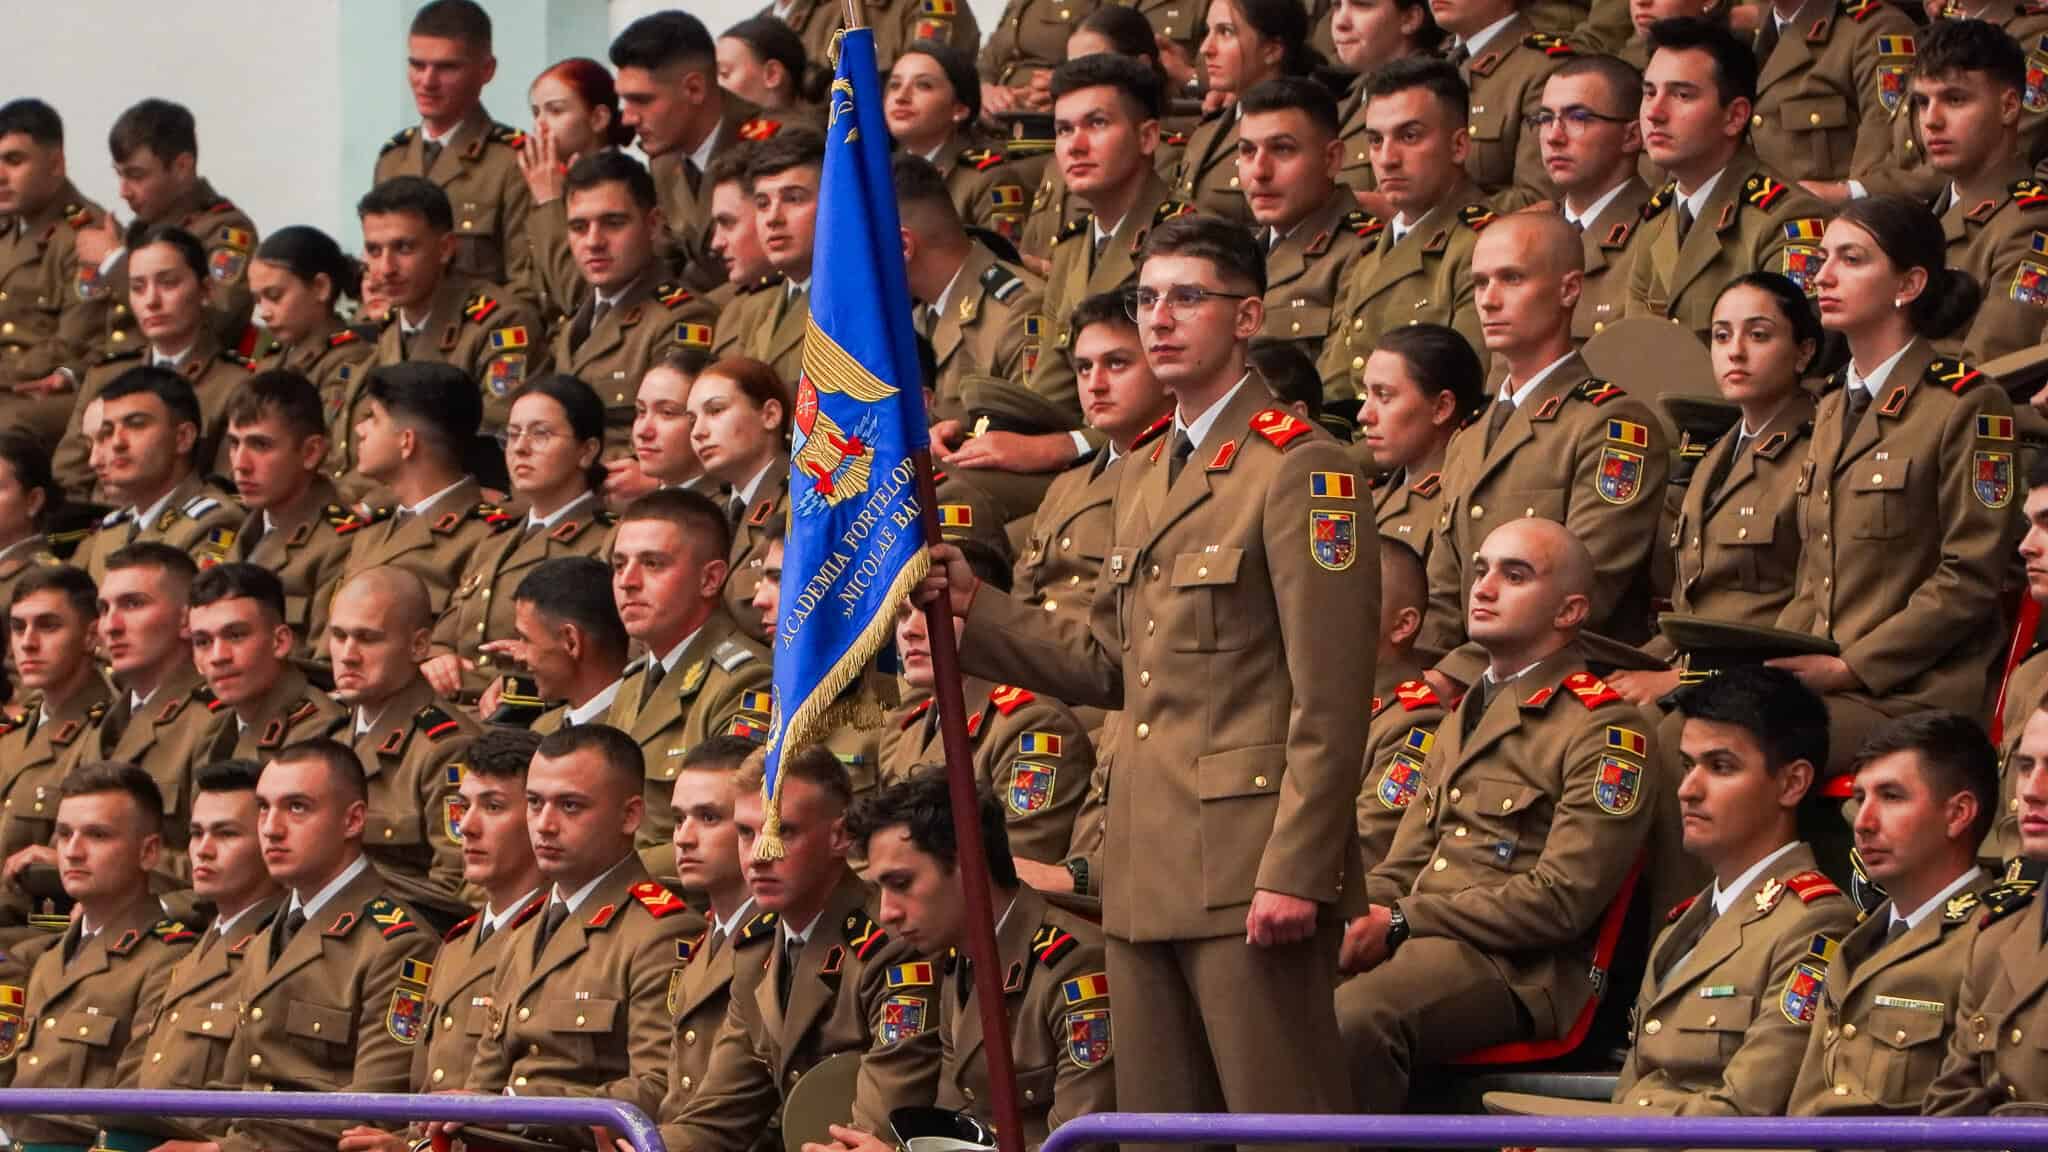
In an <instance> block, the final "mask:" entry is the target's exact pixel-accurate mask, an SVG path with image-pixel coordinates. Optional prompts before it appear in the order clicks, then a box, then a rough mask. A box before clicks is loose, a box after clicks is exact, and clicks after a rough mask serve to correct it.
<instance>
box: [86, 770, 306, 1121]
mask: <svg viewBox="0 0 2048 1152" xmlns="http://www.w3.org/2000/svg"><path fill="white" fill-rule="evenodd" d="M261 774H262V768H261V766H260V765H258V764H257V763H256V762H255V761H253V760H223V761H218V762H216V763H213V764H208V765H207V766H206V767H204V768H202V769H200V770H199V772H198V774H197V775H196V776H195V777H194V778H193V783H192V788H193V795H192V797H191V819H190V821H189V823H188V826H187V827H186V828H185V829H183V830H182V834H181V835H180V837H179V839H180V840H182V841H185V842H187V843H189V844H190V846H191V853H192V864H191V873H192V891H193V893H194V895H196V896H198V897H199V898H200V899H202V900H205V901H206V902H208V903H209V904H211V905H212V906H213V920H212V922H211V923H208V924H206V925H205V926H204V927H203V928H200V929H199V930H198V932H199V939H198V940H197V941H196V942H194V943H193V945H192V951H191V952H190V953H189V954H188V955H187V956H186V957H185V958H184V959H183V960H180V961H179V962H178V963H177V964H176V965H175V966H174V967H172V968H171V970H170V972H169V974H168V978H167V980H166V983H165V987H164V990H163V1000H162V1002H161V1004H160V1005H159V1007H158V1008H157V1011H156V1012H155V1014H154V1015H152V1016H151V1017H149V1018H148V1020H147V1021H146V1025H145V1027H143V1028H140V1029H137V1030H136V1032H135V1035H134V1038H133V1039H131V1040H130V1041H129V1042H128V1052H127V1055H126V1056H125V1057H124V1060H125V1061H126V1062H127V1063H129V1064H130V1065H131V1066H132V1067H133V1068H134V1078H133V1079H132V1080H130V1081H128V1082H127V1083H125V1084H123V1085H122V1087H126V1088H154V1089H163V1088H182V1089H190V1090H198V1089H203V1088H208V1087H211V1086H213V1085H215V1084H219V1083H221V1082H222V1081H223V1080H224V1079H225V1078H226V1076H227V1055H228V1043H229V1041H231V1040H233V1039H234V1038H235V1026H236V1025H237V1023H239V1019H238V1016H237V1010H238V1009H239V1007H240V1005H239V1004H238V1003H237V996H236V988H235V981H236V979H237V977H238V976H240V974H241V970H242V961H243V959H244V957H245V955H246V953H247V951H248V947H249V944H250V943H251V942H252V941H257V940H261V939H262V937H263V933H264V930H265V929H267V928H268V927H269V926H270V921H271V919H272V918H273V917H275V916H276V915H277V905H278V899H279V890H278V886H277V884H276V883H275V882H273V881H272V880H271V879H270V873H269V872H268V871H266V870H265V869H264V867H263V848H262V845H261V843H260V842H259V841H258V839H257V836H256V778H257V777H258V776H259V775H261ZM164 820H165V823H166V824H168V823H169V822H170V820H171V815H170V813H169V812H168V811H167V812H165V813H164ZM158 869H159V870H164V869H165V865H164V864H163V862H161V861H159V863H158ZM109 1146H110V1147H112V1146H113V1145H109Z"/></svg>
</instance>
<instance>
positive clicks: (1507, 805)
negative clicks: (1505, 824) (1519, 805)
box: [1500, 796, 1515, 812]
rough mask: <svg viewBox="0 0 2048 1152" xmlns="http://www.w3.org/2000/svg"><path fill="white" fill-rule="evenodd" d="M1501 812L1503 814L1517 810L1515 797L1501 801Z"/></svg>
mask: <svg viewBox="0 0 2048 1152" xmlns="http://www.w3.org/2000/svg"><path fill="white" fill-rule="evenodd" d="M1500 810H1501V811H1503V812H1513V811H1514V810H1515V800H1514V797H1512V796H1510V797H1508V798H1507V799H1506V800H1503V801H1501V802H1500Z"/></svg>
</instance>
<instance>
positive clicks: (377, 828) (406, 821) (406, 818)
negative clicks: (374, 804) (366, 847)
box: [363, 812, 420, 844]
mask: <svg viewBox="0 0 2048 1152" xmlns="http://www.w3.org/2000/svg"><path fill="white" fill-rule="evenodd" d="M419 842H420V814H419V813H417V812H398V813H389V812H371V813H369V814H367V815H365V816H364V817H363V843H365V844H417V843H419Z"/></svg>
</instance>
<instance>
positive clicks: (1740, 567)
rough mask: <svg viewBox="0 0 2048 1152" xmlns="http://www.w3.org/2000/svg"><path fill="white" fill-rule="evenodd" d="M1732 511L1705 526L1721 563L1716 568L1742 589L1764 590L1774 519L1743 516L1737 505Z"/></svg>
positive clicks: (1708, 539)
mask: <svg viewBox="0 0 2048 1152" xmlns="http://www.w3.org/2000/svg"><path fill="white" fill-rule="evenodd" d="M1730 512H1731V514H1729V515H1724V516H1721V517H1718V518H1717V519H1715V520H1714V521H1713V523H1712V524H1711V525H1709V526H1708V528H1707V541H1708V543H1709V545H1710V546H1711V547H1712V549H1713V551H1714V552H1715V553H1716V555H1717V559H1719V560H1720V561H1722V563H1720V564H1718V565H1716V567H1718V568H1720V569H1722V570H1723V571H1722V572H1720V573H1719V575H1721V576H1722V578H1724V579H1728V580H1731V581H1732V582H1733V584H1734V586H1735V587H1738V588H1740V589H1742V590H1743V591H1744V592H1762V591H1764V574H1765V572H1766V571H1767V569H1768V565H1767V564H1766V563H1765V561H1766V560H1767V559H1768V557H1769V555H1770V548H1771V543H1772V540H1773V538H1774V537H1775V536H1776V535H1777V522H1776V521H1775V520H1772V519H1771V518H1769V517H1766V516H1745V515H1742V513H1741V508H1740V506H1738V507H1737V508H1735V509H1732V510H1730Z"/></svg>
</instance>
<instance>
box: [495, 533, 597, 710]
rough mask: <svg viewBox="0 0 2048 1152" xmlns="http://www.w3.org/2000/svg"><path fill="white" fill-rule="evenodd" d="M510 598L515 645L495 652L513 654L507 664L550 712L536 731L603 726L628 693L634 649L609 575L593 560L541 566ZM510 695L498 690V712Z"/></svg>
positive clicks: (567, 560) (562, 560) (583, 558)
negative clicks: (526, 678) (523, 675)
mask: <svg viewBox="0 0 2048 1152" xmlns="http://www.w3.org/2000/svg"><path fill="white" fill-rule="evenodd" d="M512 600H513V606H512V621H513V627H514V629H515V630H516V631H517V633H518V640H517V641H514V642H512V643H511V644H507V643H501V644H500V645H498V647H499V648H500V649H511V650H512V655H511V657H510V658H509V661H510V663H512V665H513V666H514V667H517V668H523V669H525V670H526V671H527V673H528V674H530V676H531V678H532V681H533V685H534V692H533V694H534V698H535V699H536V700H538V701H539V702H541V705H542V706H544V707H548V708H549V710H548V711H547V712H545V713H543V714H541V715H540V716H539V717H538V718H537V719H535V720H534V722H533V725H532V727H533V730H534V731H535V732H538V733H541V734H542V735H545V734H547V733H549V732H552V731H554V730H555V729H557V728H574V727H577V726H578V725H582V724H600V723H604V722H605V719H606V717H607V716H609V715H610V713H611V709H612V704H613V703H614V702H616V701H617V700H618V697H619V690H620V689H621V688H623V687H625V678H624V674H625V670H626V650H627V647H628V646H629V645H630V644H631V640H630V639H629V638H628V637H627V635H626V626H625V625H624V624H623V623H621V622H620V621H619V609H618V605H617V604H616V603H615V602H614V601H613V599H612V586H611V571H610V569H609V568H607V567H606V566H605V565H604V563H603V562H602V561H599V560H596V559H594V558H592V557H588V556H562V557H558V558H556V559H553V560H547V561H543V562H542V563H540V564H539V565H538V566H536V567H535V568H534V569H533V570H532V571H530V572H528V573H527V574H526V575H525V576H524V577H523V578H521V579H520V581H519V587H518V589H517V590H516V591H514V592H513V594H512ZM514 644H516V648H515V647H514ZM505 697H506V692H504V691H501V692H500V693H499V697H498V699H499V701H500V704H499V710H500V712H501V713H502V712H503V711H504V708H505ZM557 702H559V703H557ZM493 719H499V717H493Z"/></svg>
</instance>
